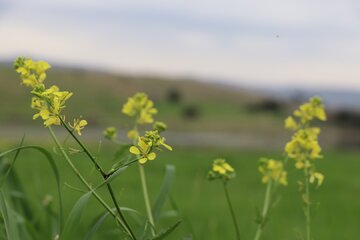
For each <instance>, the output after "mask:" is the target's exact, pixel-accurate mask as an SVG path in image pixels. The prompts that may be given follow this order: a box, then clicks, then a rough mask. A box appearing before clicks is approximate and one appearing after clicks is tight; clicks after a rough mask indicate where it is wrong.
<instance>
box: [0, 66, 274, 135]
mask: <svg viewBox="0 0 360 240" xmlns="http://www.w3.org/2000/svg"><path fill="white" fill-rule="evenodd" d="M46 82H47V85H48V86H50V85H52V84H56V85H58V86H59V87H60V88H61V89H66V90H70V91H72V92H74V96H73V97H72V98H71V100H69V102H68V107H67V109H66V110H65V111H66V113H67V116H69V117H70V116H78V115H82V116H84V118H86V119H88V120H89V122H90V123H91V125H92V126H98V127H103V126H106V125H115V126H121V125H127V124H130V123H128V122H127V118H126V117H124V116H122V115H121V106H122V104H123V103H124V102H125V101H126V99H127V98H128V97H129V96H132V95H133V94H134V93H136V92H139V91H144V92H146V93H148V94H149V95H150V97H151V98H152V99H153V100H154V101H155V103H156V104H157V107H158V108H159V110H160V113H159V116H158V117H159V119H163V120H164V121H167V122H168V123H169V125H170V126H171V127H172V129H179V130H181V129H189V130H191V129H196V130H200V131H201V130H207V131H208V130H211V131H217V130H219V131H223V130H225V131H234V130H243V129H251V128H255V129H258V128H259V125H264V128H265V126H266V124H264V123H273V125H274V124H275V125H281V121H279V116H277V115H276V114H275V115H274V114H272V113H270V114H268V113H264V114H262V113H260V114H261V118H259V115H256V114H255V115H254V114H253V113H252V114H248V110H247V108H248V106H251V105H252V104H253V103H256V102H260V101H262V99H263V97H262V95H261V94H259V93H257V92H255V91H249V90H246V89H240V88H231V87H229V86H222V85H218V84H209V83H204V82H199V81H193V80H190V79H164V78H159V77H152V76H135V75H134V76H130V75H114V74H109V73H104V72H99V71H92V70H84V69H69V68H60V67H53V68H52V69H51V70H49V72H48V78H47V80H46ZM0 101H1V103H2V104H1V112H0V124H1V125H3V126H4V125H5V126H6V125H8V124H10V125H17V124H25V125H29V124H33V123H32V120H31V116H32V114H33V110H31V109H30V108H29V105H30V94H29V92H28V89H27V88H26V87H24V86H22V85H21V84H20V80H19V78H18V76H17V74H16V73H15V71H14V70H13V69H12V67H11V66H10V64H8V65H7V64H2V65H0ZM4 103H5V104H4Z"/></svg>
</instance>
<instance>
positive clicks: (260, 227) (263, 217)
mask: <svg viewBox="0 0 360 240" xmlns="http://www.w3.org/2000/svg"><path fill="white" fill-rule="evenodd" d="M271 188H272V181H271V180H270V181H269V182H268V183H267V186H266V191H265V200H264V206H263V210H262V213H261V219H260V222H259V223H258V227H257V230H256V235H255V238H254V240H259V239H260V237H261V234H262V231H263V229H264V225H265V221H266V217H267V215H268V212H269V207H270V201H271Z"/></svg>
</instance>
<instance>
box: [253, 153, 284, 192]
mask: <svg viewBox="0 0 360 240" xmlns="http://www.w3.org/2000/svg"><path fill="white" fill-rule="evenodd" d="M259 172H260V173H261V174H262V179H261V181H262V182H263V183H268V182H269V181H270V180H271V181H274V182H277V183H279V184H281V185H284V186H286V185H287V172H286V171H285V170H284V165H283V163H282V162H281V161H278V160H274V159H267V158H262V159H260V166H259Z"/></svg>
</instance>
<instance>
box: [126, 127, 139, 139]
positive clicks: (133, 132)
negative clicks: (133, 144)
mask: <svg viewBox="0 0 360 240" xmlns="http://www.w3.org/2000/svg"><path fill="white" fill-rule="evenodd" d="M127 137H128V138H129V139H131V140H135V139H137V138H138V137H139V132H138V131H137V130H136V129H132V130H130V131H128V133H127Z"/></svg>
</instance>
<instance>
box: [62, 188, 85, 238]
mask: <svg viewBox="0 0 360 240" xmlns="http://www.w3.org/2000/svg"><path fill="white" fill-rule="evenodd" d="M91 195H92V193H91V192H87V193H85V194H84V195H82V196H81V197H80V198H79V200H78V201H77V202H76V204H75V205H74V207H73V208H72V209H71V212H70V214H69V217H68V219H67V220H66V223H65V226H64V231H63V234H62V235H61V239H77V237H78V236H77V235H76V232H77V229H78V228H77V226H78V225H79V223H80V221H81V216H82V214H83V213H84V211H85V208H86V206H87V203H88V202H89V199H90V197H91Z"/></svg>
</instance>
